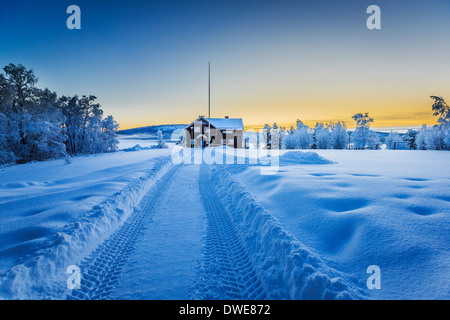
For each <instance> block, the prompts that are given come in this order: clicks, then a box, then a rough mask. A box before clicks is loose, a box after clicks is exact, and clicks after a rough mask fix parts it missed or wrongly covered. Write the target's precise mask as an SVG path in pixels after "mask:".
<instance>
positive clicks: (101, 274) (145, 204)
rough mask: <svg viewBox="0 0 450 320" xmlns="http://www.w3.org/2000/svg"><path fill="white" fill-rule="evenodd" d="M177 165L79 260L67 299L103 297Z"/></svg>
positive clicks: (116, 279) (117, 274)
mask: <svg viewBox="0 0 450 320" xmlns="http://www.w3.org/2000/svg"><path fill="white" fill-rule="evenodd" d="M179 167H180V166H175V167H173V168H171V169H170V170H169V171H168V172H167V173H166V174H165V175H164V176H162V177H161V178H160V179H159V180H158V181H157V182H156V183H155V185H154V187H153V188H152V189H151V190H150V192H149V193H148V194H147V195H146V196H145V198H144V199H143V200H142V204H141V209H140V210H139V211H136V212H133V214H132V215H131V216H130V217H129V218H128V219H127V220H126V221H125V223H124V224H123V225H122V227H120V228H119V230H117V231H116V232H115V233H113V234H112V235H111V236H110V237H109V238H108V239H107V240H105V241H104V242H103V243H102V244H101V245H100V246H99V247H98V248H97V249H96V250H94V252H93V253H91V254H90V255H89V256H88V257H87V258H86V259H85V260H84V261H83V262H82V264H81V266H80V269H81V272H82V274H81V289H79V290H72V292H71V294H68V295H67V297H66V298H67V299H69V300H96V299H107V298H108V296H109V294H110V293H111V292H112V290H113V289H114V288H115V286H116V285H117V282H118V280H119V278H120V275H121V273H122V269H123V267H124V265H125V263H126V262H127V260H128V257H129V256H130V254H131V253H132V252H133V250H134V248H135V246H136V244H137V242H138V241H139V238H140V237H141V236H142V235H143V233H144V231H145V230H146V228H147V226H148V224H149V223H150V217H151V214H152V213H153V211H154V207H155V203H156V202H157V200H158V198H159V197H160V195H161V194H162V193H163V192H164V189H165V186H166V185H167V184H168V182H169V181H170V178H171V177H172V176H173V175H174V173H175V171H176V170H178V168H179Z"/></svg>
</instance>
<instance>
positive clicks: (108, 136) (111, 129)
mask: <svg viewBox="0 0 450 320" xmlns="http://www.w3.org/2000/svg"><path fill="white" fill-rule="evenodd" d="M117 131H119V124H118V123H117V122H116V121H115V120H114V118H113V116H111V115H109V116H107V117H106V118H105V119H103V121H102V133H103V134H102V146H103V150H102V152H110V151H116V150H117V149H118V146H119V138H118V136H117Z"/></svg>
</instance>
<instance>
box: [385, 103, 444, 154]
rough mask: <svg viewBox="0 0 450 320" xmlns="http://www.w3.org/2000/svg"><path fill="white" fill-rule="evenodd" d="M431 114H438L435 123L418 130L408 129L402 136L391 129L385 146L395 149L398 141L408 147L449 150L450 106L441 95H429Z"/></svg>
mask: <svg viewBox="0 0 450 320" xmlns="http://www.w3.org/2000/svg"><path fill="white" fill-rule="evenodd" d="M430 98H431V99H433V100H434V102H433V105H432V107H431V108H432V110H433V115H434V116H438V117H439V118H438V121H437V124H436V125H434V126H432V127H428V126H427V125H423V126H422V128H421V129H420V130H413V129H410V130H408V131H407V132H406V133H405V134H404V135H403V136H400V135H399V134H398V133H397V132H393V131H391V133H390V134H389V136H388V137H387V138H386V148H387V149H396V146H397V145H398V144H399V143H402V142H403V143H406V144H407V148H408V149H417V150H450V108H449V106H448V105H447V103H446V102H445V100H444V99H443V98H442V97H438V96H431V97H430Z"/></svg>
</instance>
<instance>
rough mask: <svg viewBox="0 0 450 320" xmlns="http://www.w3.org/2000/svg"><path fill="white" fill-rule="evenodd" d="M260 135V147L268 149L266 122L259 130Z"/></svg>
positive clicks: (268, 131) (268, 138)
mask: <svg viewBox="0 0 450 320" xmlns="http://www.w3.org/2000/svg"><path fill="white" fill-rule="evenodd" d="M261 135H262V141H261V144H262V148H263V149H270V138H271V137H270V126H269V125H268V124H267V123H266V124H265V125H264V128H263V129H262V131H261Z"/></svg>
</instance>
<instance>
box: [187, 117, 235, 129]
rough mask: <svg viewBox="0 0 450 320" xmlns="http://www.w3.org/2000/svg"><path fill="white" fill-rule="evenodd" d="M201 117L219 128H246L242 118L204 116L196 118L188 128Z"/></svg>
mask: <svg viewBox="0 0 450 320" xmlns="http://www.w3.org/2000/svg"><path fill="white" fill-rule="evenodd" d="M200 119H204V120H206V121H208V122H209V123H211V125H212V126H214V127H216V128H217V129H219V130H244V123H243V122H242V119H241V118H205V117H203V116H200V117H198V118H197V119H196V120H194V121H192V122H191V124H190V125H188V126H187V127H186V128H189V127H190V126H192V125H193V124H194V123H195V122H196V121H198V120H200Z"/></svg>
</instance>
